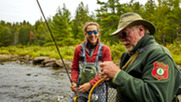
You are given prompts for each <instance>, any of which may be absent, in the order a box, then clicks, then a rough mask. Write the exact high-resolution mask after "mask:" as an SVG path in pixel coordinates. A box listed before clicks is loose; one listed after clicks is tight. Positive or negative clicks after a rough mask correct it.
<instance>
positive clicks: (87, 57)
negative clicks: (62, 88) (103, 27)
mask: <svg viewBox="0 0 181 102" xmlns="http://www.w3.org/2000/svg"><path fill="white" fill-rule="evenodd" d="M99 30H100V29H99V24H98V23H96V22H88V23H86V24H85V26H84V34H85V40H84V42H83V43H82V44H80V45H78V46H77V47H76V48H75V52H74V58H73V63H72V68H71V80H72V84H71V86H70V87H71V90H72V91H74V92H75V91H76V92H78V97H79V102H86V101H87V99H88V94H89V90H90V89H91V87H92V86H93V85H94V84H95V83H96V82H97V81H98V80H100V77H99V75H98V71H99V69H100V67H99V63H100V62H104V61H111V51H110V48H109V47H108V46H106V45H103V44H102V43H101V42H100V39H99V33H100V31H99ZM99 54H100V55H99ZM95 70H96V71H95ZM91 73H92V74H91ZM95 74H96V75H95ZM100 87H102V88H101V90H100ZM105 87H106V85H105V83H102V84H101V85H99V89H98V87H97V89H95V91H94V94H96V95H97V98H98V99H96V100H97V101H98V100H99V101H100V99H101V95H100V94H101V93H104V94H105V92H106V91H104V90H106V89H105ZM101 91H104V92H101ZM74 96H75V95H72V97H71V100H70V101H69V102H72V101H73V100H72V98H73V97H74ZM104 99H105V97H104ZM101 102H102V101H101Z"/></svg>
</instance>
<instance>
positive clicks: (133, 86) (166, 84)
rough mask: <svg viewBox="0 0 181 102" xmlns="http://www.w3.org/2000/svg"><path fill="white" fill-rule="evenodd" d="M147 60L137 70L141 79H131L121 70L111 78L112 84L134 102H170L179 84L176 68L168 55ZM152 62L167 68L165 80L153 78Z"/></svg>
mask: <svg viewBox="0 0 181 102" xmlns="http://www.w3.org/2000/svg"><path fill="white" fill-rule="evenodd" d="M147 60H148V61H147V62H146V64H145V65H144V68H137V69H142V76H141V78H136V77H133V76H132V75H130V74H128V73H127V72H125V71H123V70H122V71H120V72H118V73H117V75H116V76H115V77H114V78H113V84H115V85H116V86H117V88H118V89H119V90H120V91H121V92H123V93H124V94H125V95H127V96H128V97H129V98H130V99H131V100H134V102H172V101H173V99H174V96H175V94H176V91H177V90H178V86H179V85H180V83H181V77H180V72H179V70H178V68H177V67H176V66H175V64H174V62H173V60H172V59H171V58H170V57H169V56H168V55H163V54H162V55H155V56H152V57H150V58H148V59H147ZM154 62H161V63H164V64H166V65H168V66H169V68H168V70H167V71H168V77H167V78H165V79H157V78H155V77H153V75H152V71H153V68H154V65H153V63H154ZM140 67H143V66H140Z"/></svg>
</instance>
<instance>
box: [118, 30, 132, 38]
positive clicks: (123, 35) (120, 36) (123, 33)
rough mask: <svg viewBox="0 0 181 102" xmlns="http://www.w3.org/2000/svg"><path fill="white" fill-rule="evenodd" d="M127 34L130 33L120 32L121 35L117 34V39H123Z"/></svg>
mask: <svg viewBox="0 0 181 102" xmlns="http://www.w3.org/2000/svg"><path fill="white" fill-rule="evenodd" d="M129 33H130V31H129V32H122V33H121V34H119V39H125V38H126V37H127V36H128V34H129Z"/></svg>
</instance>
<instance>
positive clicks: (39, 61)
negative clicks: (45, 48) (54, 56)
mask: <svg viewBox="0 0 181 102" xmlns="http://www.w3.org/2000/svg"><path fill="white" fill-rule="evenodd" d="M45 59H50V57H47V56H40V57H35V58H34V59H33V64H41V62H42V61H44V60H45Z"/></svg>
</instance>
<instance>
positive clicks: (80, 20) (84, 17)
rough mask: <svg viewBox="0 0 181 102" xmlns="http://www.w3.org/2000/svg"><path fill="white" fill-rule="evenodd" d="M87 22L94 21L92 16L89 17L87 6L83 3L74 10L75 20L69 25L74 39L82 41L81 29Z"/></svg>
mask: <svg viewBox="0 0 181 102" xmlns="http://www.w3.org/2000/svg"><path fill="white" fill-rule="evenodd" d="M89 21H95V19H94V15H90V14H89V9H88V6H84V4H83V2H81V3H80V4H79V5H78V7H77V9H76V14H75V19H74V20H73V21H72V23H71V27H72V33H73V37H74V39H76V40H80V41H83V39H84V33H83V27H84V25H85V23H86V22H89Z"/></svg>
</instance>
